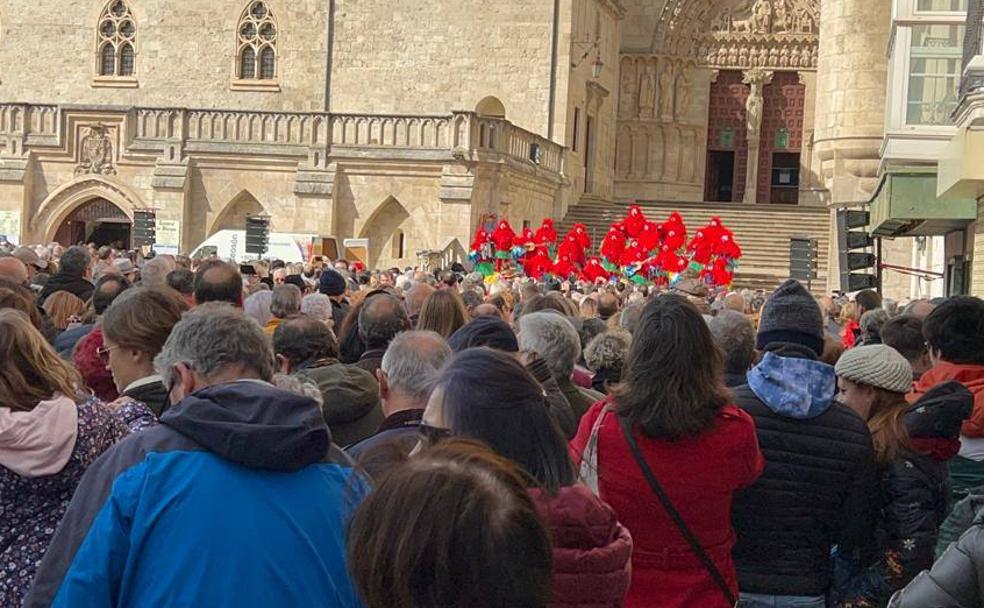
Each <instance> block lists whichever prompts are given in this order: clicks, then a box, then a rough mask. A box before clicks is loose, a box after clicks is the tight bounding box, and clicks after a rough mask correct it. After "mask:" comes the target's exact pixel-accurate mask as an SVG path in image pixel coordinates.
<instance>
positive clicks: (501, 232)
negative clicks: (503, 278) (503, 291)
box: [492, 219, 516, 272]
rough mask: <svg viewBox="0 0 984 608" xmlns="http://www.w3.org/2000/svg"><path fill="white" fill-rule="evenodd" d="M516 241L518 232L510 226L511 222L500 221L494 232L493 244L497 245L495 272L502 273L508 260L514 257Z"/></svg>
mask: <svg viewBox="0 0 984 608" xmlns="http://www.w3.org/2000/svg"><path fill="white" fill-rule="evenodd" d="M515 240H516V232H515V231H513V229H512V226H510V225H509V220H505V219H503V220H499V224H498V225H497V226H496V227H495V230H493V231H492V244H493V245H495V270H496V272H502V268H503V266H504V265H505V263H506V260H508V259H509V258H511V257H512V248H513V241H515Z"/></svg>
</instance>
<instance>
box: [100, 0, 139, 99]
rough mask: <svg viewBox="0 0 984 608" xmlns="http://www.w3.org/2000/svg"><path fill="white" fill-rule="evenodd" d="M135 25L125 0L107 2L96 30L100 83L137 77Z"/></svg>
mask: <svg viewBox="0 0 984 608" xmlns="http://www.w3.org/2000/svg"><path fill="white" fill-rule="evenodd" d="M136 43H137V22H136V20H135V19H134V18H133V13H132V12H131V11H130V7H129V6H128V5H127V3H126V2H125V0H110V2H109V4H107V5H106V8H104V9H103V12H102V14H101V15H100V16H99V26H98V28H97V29H96V48H97V50H98V52H97V55H96V76H97V78H98V79H100V80H102V81H108V80H111V79H126V80H132V79H133V77H134V76H135V75H136V63H137V62H136V52H135V50H134V45H136Z"/></svg>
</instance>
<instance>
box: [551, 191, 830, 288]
mask: <svg viewBox="0 0 984 608" xmlns="http://www.w3.org/2000/svg"><path fill="white" fill-rule="evenodd" d="M636 204H638V205H639V206H640V207H642V209H643V212H644V213H645V214H646V217H647V218H649V219H650V220H652V221H656V222H662V221H664V220H665V219H666V218H667V217H668V216H669V214H670V213H672V212H674V211H677V212H679V213H680V215H682V216H683V219H684V222H685V223H686V225H687V230H688V232H689V233H690V234H691V235H692V234H693V233H694V231H696V230H697V229H698V228H700V227H702V226H704V225H706V224H707V223H708V222H709V221H710V219H711V217H715V216H716V217H719V218H721V221H722V222H724V224H725V226H727V227H728V228H729V229H730V230H731V231H732V232H734V234H735V240H736V241H737V242H738V244H739V245H740V246H741V248H742V251H743V253H744V255H743V257H742V259H741V261H740V263H739V266H738V271H737V273H736V275H735V287H737V288H748V289H764V290H767V291H770V290H773V289H775V288H776V287H777V286H778V285H779V284H780V283H781V282H782V281H784V280H785V279H786V278H787V277H788V276H789V239H790V237H793V236H805V237H809V238H815V239H817V242H818V246H819V255H820V268H819V271H818V274H819V276H818V278H817V279H816V280H815V281H813V289H814V291H815V292H816V293H822V292H823V291H824V288H825V287H826V275H827V267H828V264H827V259H828V255H829V252H830V249H831V243H830V235H829V222H830V215H829V211H828V210H827V209H825V208H822V207H821V208H817V207H798V206H768V205H748V206H744V205H737V204H728V203H718V204H715V203H673V202H656V201H645V202H639V203H636ZM629 206H630V204H629V203H611V204H600V203H584V204H581V205H576V206H574V207H571V208H570V209H569V210H568V214H567V216H566V217H565V218H564V219H563V220H562V221H561V222H558V224H557V233H558V235H560V236H561V237H563V236H564V235H565V234H566V233H567V232H568V231H569V230H570V229H571V226H573V225H574V224H575V223H582V224H584V225H586V226H587V227H588V230H589V232H590V233H591V236H592V242H593V243H594V244H595V246H597V244H599V243H600V242H601V240H602V239H604V237H605V235H606V234H607V233H608V229H609V226H610V225H611V224H612V223H613V222H617V221H620V220H621V219H623V218H624V217H625V214H626V212H627V211H628V208H629Z"/></svg>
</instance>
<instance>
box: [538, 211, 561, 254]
mask: <svg viewBox="0 0 984 608" xmlns="http://www.w3.org/2000/svg"><path fill="white" fill-rule="evenodd" d="M534 240H535V241H536V244H537V246H538V247H544V246H545V247H551V246H553V245H556V244H557V231H556V230H554V223H553V220H552V219H550V218H549V217H548V218H545V219H544V220H543V224H541V225H540V227H539V228H538V229H537V231H536V234H535V235H534Z"/></svg>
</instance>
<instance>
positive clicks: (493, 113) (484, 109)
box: [475, 95, 506, 118]
mask: <svg viewBox="0 0 984 608" xmlns="http://www.w3.org/2000/svg"><path fill="white" fill-rule="evenodd" d="M475 112H476V113H477V114H480V115H482V116H488V117H490V118H505V117H506V106H505V105H503V103H502V102H501V101H499V98H498V97H493V96H491V95H490V96H488V97H486V98H484V99H482V101H480V102H478V105H477V106H475Z"/></svg>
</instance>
